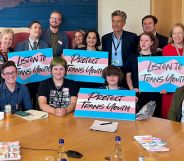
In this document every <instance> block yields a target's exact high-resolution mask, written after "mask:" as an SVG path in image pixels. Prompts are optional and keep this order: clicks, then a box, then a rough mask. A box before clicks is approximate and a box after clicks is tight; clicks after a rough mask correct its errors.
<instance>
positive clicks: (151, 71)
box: [138, 56, 184, 92]
mask: <svg viewBox="0 0 184 161" xmlns="http://www.w3.org/2000/svg"><path fill="white" fill-rule="evenodd" d="M138 69H139V89H140V91H142V92H160V91H161V90H166V91H167V92H175V90H176V88H178V87H181V86H183V85H184V56H151V57H139V58H138Z"/></svg>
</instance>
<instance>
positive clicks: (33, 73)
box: [8, 48, 52, 84]
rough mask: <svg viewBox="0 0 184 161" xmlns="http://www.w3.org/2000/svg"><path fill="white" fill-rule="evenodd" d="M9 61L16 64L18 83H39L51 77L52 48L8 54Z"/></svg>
mask: <svg viewBox="0 0 184 161" xmlns="http://www.w3.org/2000/svg"><path fill="white" fill-rule="evenodd" d="M8 60H12V61H14V62H15V64H16V66H17V69H18V77H17V82H19V83H21V84H27V83H32V82H39V81H42V80H45V79H47V78H50V77H51V74H50V62H51V60H52V49H51V48H48V49H39V50H29V51H20V52H12V53H8Z"/></svg>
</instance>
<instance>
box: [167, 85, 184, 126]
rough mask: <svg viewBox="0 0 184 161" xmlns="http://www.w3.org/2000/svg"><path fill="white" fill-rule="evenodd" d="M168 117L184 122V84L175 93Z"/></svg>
mask: <svg viewBox="0 0 184 161" xmlns="http://www.w3.org/2000/svg"><path fill="white" fill-rule="evenodd" d="M168 119H169V120H173V121H178V122H182V123H184V86H182V87H180V88H178V89H177V90H176V92H175V93H174V96H173V99H172V103H171V106H170V109H169V115H168Z"/></svg>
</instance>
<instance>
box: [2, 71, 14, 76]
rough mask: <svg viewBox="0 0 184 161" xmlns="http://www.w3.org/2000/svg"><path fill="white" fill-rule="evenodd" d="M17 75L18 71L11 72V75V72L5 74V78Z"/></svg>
mask: <svg viewBox="0 0 184 161" xmlns="http://www.w3.org/2000/svg"><path fill="white" fill-rule="evenodd" d="M16 74H17V72H16V71H13V72H11V73H9V72H7V73H3V75H5V76H10V75H12V76H15V75H16Z"/></svg>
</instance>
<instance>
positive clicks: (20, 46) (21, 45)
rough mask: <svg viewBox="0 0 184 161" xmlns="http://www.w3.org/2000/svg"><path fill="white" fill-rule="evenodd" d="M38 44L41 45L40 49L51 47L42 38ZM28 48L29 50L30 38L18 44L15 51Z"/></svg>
mask: <svg viewBox="0 0 184 161" xmlns="http://www.w3.org/2000/svg"><path fill="white" fill-rule="evenodd" d="M38 46H39V49H44V48H49V45H48V44H47V43H45V42H44V41H42V40H39V44H38ZM26 50H29V41H28V39H27V40H25V41H21V42H20V43H18V44H16V47H15V51H26Z"/></svg>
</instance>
